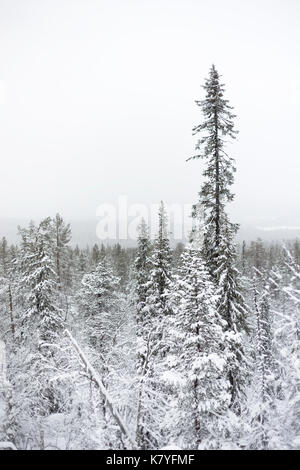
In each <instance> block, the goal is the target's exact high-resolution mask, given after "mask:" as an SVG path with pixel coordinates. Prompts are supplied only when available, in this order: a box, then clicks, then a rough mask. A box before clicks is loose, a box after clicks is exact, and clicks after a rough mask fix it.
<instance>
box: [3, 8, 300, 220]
mask: <svg viewBox="0 0 300 470" xmlns="http://www.w3.org/2000/svg"><path fill="white" fill-rule="evenodd" d="M299 39H300V2H299V0H280V1H277V0H251V1H250V0H243V1H241V0H227V1H224V0H98V1H96V0H94V1H92V0H81V1H74V0H72V1H71V0H70V1H68V0H43V1H40V0H39V1H38V0H36V1H33V0H18V1H17V0H0V155H1V185H0V194H1V197H0V217H30V218H39V217H43V216H47V215H53V214H55V213H56V212H57V211H59V212H60V213H61V214H62V215H63V216H64V217H66V218H77V219H80V218H85V219H86V218H90V217H94V216H95V212H96V209H97V206H98V205H99V204H101V203H102V202H115V201H117V198H118V196H119V195H120V194H123V195H127V196H128V199H129V202H133V203H147V204H149V203H151V202H153V203H156V202H157V201H159V200H160V199H163V200H165V201H166V202H167V203H174V202H177V203H189V202H194V201H195V200H196V199H197V192H198V191H199V189H200V184H201V181H202V178H201V172H202V167H201V164H200V162H199V161H198V162H189V163H186V162H185V159H186V158H187V157H188V156H190V155H192V154H193V151H194V144H195V141H196V139H195V138H194V137H192V135H191V129H192V127H193V126H194V125H195V124H198V123H199V122H200V121H201V114H200V109H199V108H198V107H197V106H196V105H195V104H194V100H195V99H199V98H200V99H201V97H203V90H202V88H201V85H202V84H203V83H204V79H205V77H206V76H207V74H208V70H209V68H210V66H211V64H212V62H214V63H215V65H216V67H217V69H218V70H219V72H220V73H221V74H222V75H223V81H224V82H225V84H226V91H227V93H226V96H227V98H228V99H229V100H230V103H231V104H232V105H233V106H234V107H235V112H236V114H237V115H238V118H237V128H238V129H239V130H240V134H239V137H238V141H237V142H235V143H234V145H232V146H230V153H231V155H232V156H234V157H235V158H236V161H237V167H238V172H237V174H236V184H235V188H234V189H235V192H236V201H235V202H234V203H233V204H232V209H231V213H232V215H233V216H234V220H235V221H239V222H247V223H248V222H249V223H252V222H254V221H255V223H260V222H263V223H267V224H268V223H269V224H270V225H274V224H275V225H276V224H279V225H282V224H286V223H287V224H291V225H297V224H298V225H299V224H300V214H299V166H300V165H299V145H298V140H299V105H300V75H299V72H300V54H299V46H300V44H299V43H300V41H299Z"/></svg>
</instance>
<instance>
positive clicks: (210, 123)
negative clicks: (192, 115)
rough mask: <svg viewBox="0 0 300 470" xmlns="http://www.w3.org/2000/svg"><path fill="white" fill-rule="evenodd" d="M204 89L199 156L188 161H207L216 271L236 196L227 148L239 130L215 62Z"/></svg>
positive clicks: (206, 200)
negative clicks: (227, 207)
mask: <svg viewBox="0 0 300 470" xmlns="http://www.w3.org/2000/svg"><path fill="white" fill-rule="evenodd" d="M203 88H204V89H205V91H206V97H205V99H204V100H202V101H196V104H197V105H198V106H200V108H201V110H202V113H203V116H204V120H203V123H202V124H199V125H198V126H195V127H194V128H193V134H194V135H195V134H200V138H199V140H198V143H197V145H196V151H197V153H196V155H194V156H193V157H191V158H189V159H188V160H191V159H203V160H204V161H205V162H206V166H205V170H204V172H203V176H204V178H205V182H204V183H203V185H202V188H201V191H200V193H199V196H200V202H201V203H202V204H203V207H204V209H205V215H206V234H205V236H206V240H205V249H206V250H207V257H208V260H207V261H208V263H209V267H210V269H211V268H212V269H211V271H213V268H214V261H215V260H216V259H217V257H218V254H219V245H220V242H221V235H222V229H223V224H224V221H225V219H226V215H225V205H226V203H227V202H229V201H232V200H233V197H234V196H233V194H232V192H231V191H230V186H231V185H232V184H233V181H234V177H233V175H234V172H235V171H236V169H235V165H234V160H233V159H232V158H231V157H229V156H228V154H227V153H226V152H225V149H224V147H225V142H226V141H227V140H228V138H231V139H235V138H236V134H237V131H236V130H234V121H233V120H234V118H235V115H234V114H233V113H232V109H233V108H232V107H231V106H229V102H228V100H226V99H224V85H223V84H222V83H221V82H220V76H219V73H218V72H217V70H216V68H215V66H214V65H212V67H211V69H210V72H209V78H208V79H207V80H206V82H205V85H204V87H203ZM232 229H234V230H236V229H237V226H236V225H232Z"/></svg>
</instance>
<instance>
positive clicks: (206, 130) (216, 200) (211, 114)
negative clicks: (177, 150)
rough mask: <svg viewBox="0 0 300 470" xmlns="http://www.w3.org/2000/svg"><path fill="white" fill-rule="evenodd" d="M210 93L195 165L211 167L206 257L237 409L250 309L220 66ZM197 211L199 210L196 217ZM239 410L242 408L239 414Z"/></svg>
mask: <svg viewBox="0 0 300 470" xmlns="http://www.w3.org/2000/svg"><path fill="white" fill-rule="evenodd" d="M204 89H205V91H206V97H205V99H204V100H202V101H196V104H197V105H198V106H200V108H201V110H202V113H203V116H204V120H203V123H202V124H200V125H198V126H195V127H194V129H193V132H194V134H198V133H200V135H201V137H200V139H199V140H198V143H197V145H196V150H197V154H196V155H194V156H193V157H191V159H199V158H200V159H203V160H204V161H205V169H204V172H203V176H204V178H205V181H204V183H203V185H202V188H201V191H200V193H199V196H200V204H201V206H202V208H203V210H204V221H205V228H204V243H203V249H202V251H203V256H204V259H205V261H206V265H207V267H208V269H209V271H210V274H211V276H212V278H213V280H214V282H215V284H216V288H217V291H218V294H219V301H218V309H219V313H220V314H221V315H222V317H223V319H224V320H226V322H227V326H226V328H225V329H226V331H227V336H228V338H229V337H230V338H231V343H232V347H231V359H230V360H229V362H228V375H229V379H230V383H231V395H232V400H231V404H232V405H233V404H237V395H238V394H240V392H241V389H242V375H244V374H241V373H240V371H241V370H242V369H244V368H243V367H242V364H243V362H244V353H243V347H242V338H241V336H240V335H241V334H242V333H243V331H245V330H246V320H245V316H246V308H245V303H244V300H243V296H242V294H241V287H240V286H239V283H238V277H239V273H238V271H237V269H236V261H235V247H234V245H233V238H234V235H235V233H236V231H237V229H238V225H237V224H233V223H232V222H230V220H229V218H228V215H227V213H226V210H225V206H226V204H227V203H228V202H230V201H232V200H233V197H234V195H233V193H232V192H231V190H230V187H231V185H232V184H233V182H234V173H235V170H236V169H235V164H234V160H233V158H231V157H230V156H229V155H228V154H227V153H226V151H225V142H226V141H227V140H228V138H229V139H235V137H236V134H237V131H236V130H234V118H235V115H234V114H233V113H232V109H233V108H232V107H231V106H230V105H229V103H228V100H226V99H224V85H223V84H222V83H221V82H220V76H219V74H218V72H217V70H216V68H215V66H214V65H213V66H212V67H211V69H210V73H209V78H208V79H207V80H206V82H205V85H204ZM189 160H190V159H189ZM196 209H197V205H196V206H195V210H194V213H195V212H196ZM229 357H230V355H229ZM244 370H245V369H244ZM238 408H239V407H238V406H236V409H238Z"/></svg>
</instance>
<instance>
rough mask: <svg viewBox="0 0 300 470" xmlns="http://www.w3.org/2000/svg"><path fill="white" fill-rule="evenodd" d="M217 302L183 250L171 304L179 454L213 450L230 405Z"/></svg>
mask: <svg viewBox="0 0 300 470" xmlns="http://www.w3.org/2000/svg"><path fill="white" fill-rule="evenodd" d="M217 302H218V296H217V295H216V293H215V288H214V284H213V282H212V280H211V279H210V275H209V273H208V271H207V269H206V267H205V263H204V262H203V260H202V258H201V255H200V253H199V251H198V250H195V249H193V248H192V247H191V246H190V247H187V248H186V250H185V252H184V254H183V255H182V265H181V268H180V272H179V275H177V276H176V277H175V280H174V282H173V290H172V304H173V309H174V313H175V319H174V328H175V332H173V335H174V336H175V344H176V347H177V356H178V357H177V364H176V367H175V371H176V369H177V370H179V371H180V375H181V378H180V377H179V394H178V408H179V416H178V426H179V427H178V436H180V439H181V440H182V442H180V446H183V448H190V449H198V448H210V447H218V440H219V439H221V435H222V432H221V429H222V426H221V424H220V423H221V421H222V415H224V414H225V412H226V410H227V408H228V406H229V403H230V394H229V382H228V380H227V376H226V369H227V358H226V352H227V351H226V347H224V343H225V342H226V335H225V334H224V332H223V330H224V328H225V321H224V320H223V319H222V317H221V316H220V315H219V313H218V309H217Z"/></svg>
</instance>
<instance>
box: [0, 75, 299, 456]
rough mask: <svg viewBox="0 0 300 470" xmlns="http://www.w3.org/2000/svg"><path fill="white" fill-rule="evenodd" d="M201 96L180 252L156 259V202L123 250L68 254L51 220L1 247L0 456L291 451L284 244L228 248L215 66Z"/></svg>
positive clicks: (292, 252)
mask: <svg viewBox="0 0 300 470" xmlns="http://www.w3.org/2000/svg"><path fill="white" fill-rule="evenodd" d="M204 92H205V96H204V98H203V99H202V100H200V101H196V104H197V105H198V106H199V107H200V110H201V112H202V114H201V113H200V118H199V120H200V121H201V122H200V124H198V125H196V126H195V127H194V129H193V132H194V134H195V135H196V136H197V138H198V141H197V143H196V151H195V155H194V156H193V157H192V158H190V159H189V160H196V161H191V162H189V163H187V164H189V165H195V166H196V165H198V166H199V162H198V161H197V160H200V161H201V166H202V169H203V177H202V180H201V184H199V195H198V200H196V201H195V206H194V211H193V217H194V219H195V221H196V223H195V225H194V229H193V230H192V232H191V234H190V239H189V242H188V243H187V244H186V245H183V244H182V243H178V244H177V246H176V247H175V248H171V247H170V234H169V233H168V229H167V217H168V215H167V213H166V210H165V207H164V204H163V202H162V203H161V204H160V208H159V213H158V220H159V225H158V231H157V234H156V237H155V239H154V240H152V239H151V238H150V236H149V227H148V226H147V224H146V223H145V221H143V220H142V222H141V224H140V227H139V237H138V242H137V247H135V248H124V247H122V246H121V245H120V244H119V243H116V244H114V245H110V246H105V245H104V244H95V245H94V246H92V247H87V248H84V249H83V248H79V247H78V246H77V247H75V248H74V247H72V246H71V245H70V240H71V236H72V234H71V227H70V226H69V225H68V224H67V223H66V222H65V221H64V220H63V218H62V217H61V216H60V215H59V214H57V215H56V216H55V217H53V218H51V217H47V218H45V219H43V220H42V221H40V222H39V223H34V222H31V223H30V224H29V226H28V227H19V243H18V244H16V245H9V244H8V243H7V241H6V239H5V238H3V239H2V241H1V244H0V271H1V279H0V332H1V336H0V441H1V447H2V448H17V449H133V448H134V449H163V448H165V447H168V448H177V449H178V448H179V449H297V448H299V447H300V437H299V431H300V424H299V423H300V419H299V418H300V415H299V412H300V384H299V378H300V376H299V372H300V358H299V337H300V324H299V304H300V242H299V241H298V240H287V241H285V242H282V243H279V242H276V243H275V242H273V243H272V242H268V243H266V242H264V241H263V240H261V239H258V240H255V241H252V242H247V243H246V242H244V243H242V244H240V245H239V246H236V241H235V240H236V233H237V231H238V228H239V227H238V224H236V223H235V222H233V221H231V220H230V218H229V215H228V212H227V205H228V203H230V201H232V200H233V198H234V194H233V193H232V184H233V182H234V174H235V162H234V160H233V158H232V157H231V156H229V155H228V153H227V147H226V144H227V142H228V140H234V139H235V137H236V135H237V130H236V129H235V120H236V117H235V115H234V113H233V108H232V107H231V106H230V105H229V102H228V100H227V99H225V97H224V95H225V87H224V85H223V84H222V82H221V78H220V75H219V74H218V71H217V70H216V68H215V66H212V67H211V69H210V72H209V76H208V79H207V80H206V82H205V85H204ZM201 119H202V120H201ZM183 157H184V156H183ZM199 207H202V209H203V211H202V212H201V214H202V215H201V217H202V219H201V220H199V221H198V220H197V218H198V217H199V211H198V208H199ZM197 222H199V223H197Z"/></svg>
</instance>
